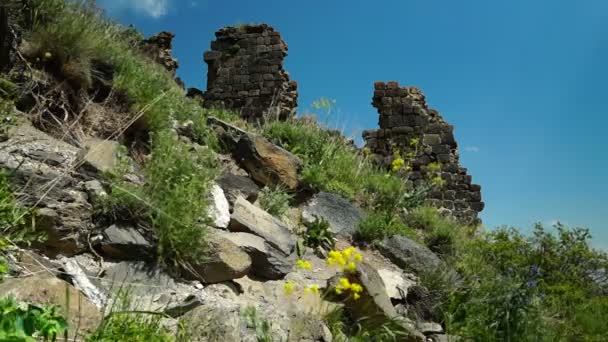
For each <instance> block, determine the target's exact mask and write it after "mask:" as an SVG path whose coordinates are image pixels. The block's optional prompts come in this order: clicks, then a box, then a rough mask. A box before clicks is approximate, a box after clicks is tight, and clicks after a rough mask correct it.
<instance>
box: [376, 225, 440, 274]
mask: <svg viewBox="0 0 608 342" xmlns="http://www.w3.org/2000/svg"><path fill="white" fill-rule="evenodd" d="M377 249H378V250H379V251H380V253H381V254H382V255H384V256H385V257H387V258H388V259H390V260H391V261H392V262H393V263H394V264H395V265H397V266H399V267H401V268H403V269H406V270H410V271H413V272H414V273H416V274H420V273H422V272H424V271H432V270H436V269H438V268H446V267H447V265H446V264H445V263H444V262H443V261H442V260H441V259H439V257H438V256H437V255H436V254H435V253H433V252H432V251H431V250H430V249H428V248H427V247H425V246H422V245H420V244H418V243H416V242H415V241H413V240H410V239H408V238H406V237H405V236H400V235H395V236H391V237H388V238H386V239H384V240H383V241H382V242H381V243H380V244H378V246H377Z"/></svg>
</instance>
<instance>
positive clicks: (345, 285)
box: [334, 278, 363, 300]
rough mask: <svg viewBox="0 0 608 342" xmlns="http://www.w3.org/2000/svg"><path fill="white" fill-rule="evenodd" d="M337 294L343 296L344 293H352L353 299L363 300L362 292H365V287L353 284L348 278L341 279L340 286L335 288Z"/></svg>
mask: <svg viewBox="0 0 608 342" xmlns="http://www.w3.org/2000/svg"><path fill="white" fill-rule="evenodd" d="M334 291H335V292H336V294H339V295H340V294H343V293H344V292H347V291H350V292H351V294H352V296H353V299H354V300H357V299H359V298H361V292H363V286H361V284H357V283H351V282H350V281H349V280H348V278H340V280H339V284H338V285H336V287H335V288H334Z"/></svg>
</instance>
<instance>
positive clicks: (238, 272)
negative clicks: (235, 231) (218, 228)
mask: <svg viewBox="0 0 608 342" xmlns="http://www.w3.org/2000/svg"><path fill="white" fill-rule="evenodd" d="M206 242H207V253H206V256H205V257H204V258H203V259H202V260H196V261H193V262H191V266H192V270H191V271H190V272H187V274H186V276H187V277H189V278H191V279H195V280H200V281H201V282H203V283H208V284H210V283H220V282H223V281H227V280H232V279H237V278H241V277H243V276H245V275H247V273H249V269H250V268H251V258H250V257H249V255H248V254H247V253H245V251H243V250H241V249H240V248H239V246H237V245H235V244H234V243H233V242H232V241H230V240H228V239H227V238H225V237H223V236H221V235H220V234H219V233H216V232H214V231H213V230H211V231H210V232H209V233H208V234H207V237H206Z"/></svg>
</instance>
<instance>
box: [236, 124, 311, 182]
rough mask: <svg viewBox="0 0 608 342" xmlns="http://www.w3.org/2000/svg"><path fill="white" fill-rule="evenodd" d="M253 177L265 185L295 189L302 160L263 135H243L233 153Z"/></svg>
mask: <svg viewBox="0 0 608 342" xmlns="http://www.w3.org/2000/svg"><path fill="white" fill-rule="evenodd" d="M233 155H234V158H235V159H236V161H237V162H238V163H239V164H240V165H241V166H242V167H243V168H244V169H245V170H247V172H249V174H250V175H251V177H252V178H253V179H254V180H255V181H256V182H258V183H261V184H263V185H282V186H285V187H287V188H288V189H291V190H295V189H296V188H297V187H298V185H299V180H298V170H299V169H300V166H301V162H300V160H299V159H298V157H296V156H295V155H293V154H291V153H290V152H288V151H286V150H284V149H282V148H281V147H279V146H277V145H275V144H273V143H271V142H270V141H268V140H267V139H265V138H264V137H262V136H259V135H254V134H246V135H243V136H242V137H241V138H240V139H239V141H238V143H237V145H236V149H235V151H234V153H233Z"/></svg>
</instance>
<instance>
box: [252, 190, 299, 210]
mask: <svg viewBox="0 0 608 342" xmlns="http://www.w3.org/2000/svg"><path fill="white" fill-rule="evenodd" d="M292 198H293V196H292V195H291V194H289V193H288V192H287V190H285V188H283V187H280V186H276V187H267V186H266V187H264V188H263V189H262V191H260V194H259V196H258V201H259V202H258V203H259V204H260V207H262V209H264V210H266V211H267V212H268V213H269V214H271V215H273V216H276V217H281V216H283V215H284V214H285V213H286V212H287V210H288V209H289V201H290V200H291V199H292Z"/></svg>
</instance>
